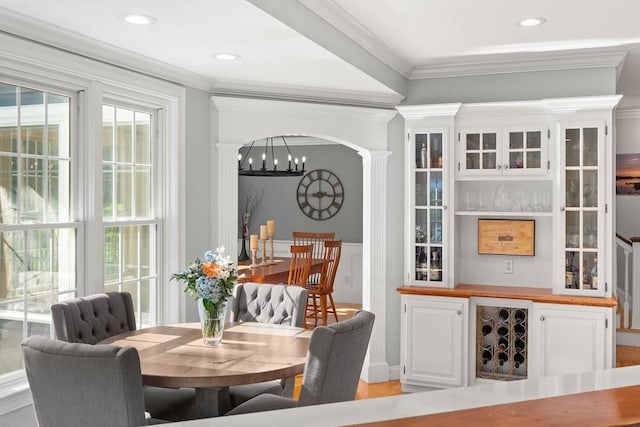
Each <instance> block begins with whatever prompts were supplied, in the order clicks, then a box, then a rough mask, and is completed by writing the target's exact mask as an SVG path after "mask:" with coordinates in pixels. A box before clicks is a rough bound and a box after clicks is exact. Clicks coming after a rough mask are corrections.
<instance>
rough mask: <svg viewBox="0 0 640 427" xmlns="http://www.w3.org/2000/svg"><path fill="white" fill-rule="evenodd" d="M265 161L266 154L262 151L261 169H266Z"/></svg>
mask: <svg viewBox="0 0 640 427" xmlns="http://www.w3.org/2000/svg"><path fill="white" fill-rule="evenodd" d="M266 163H267V155H266V154H265V153H262V170H266V169H267V167H266Z"/></svg>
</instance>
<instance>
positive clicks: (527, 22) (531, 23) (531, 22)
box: [520, 18, 547, 27]
mask: <svg viewBox="0 0 640 427" xmlns="http://www.w3.org/2000/svg"><path fill="white" fill-rule="evenodd" d="M545 22H547V20H546V19H544V18H527V19H523V20H522V21H520V26H521V27H537V26H538V25H542V24H544V23H545Z"/></svg>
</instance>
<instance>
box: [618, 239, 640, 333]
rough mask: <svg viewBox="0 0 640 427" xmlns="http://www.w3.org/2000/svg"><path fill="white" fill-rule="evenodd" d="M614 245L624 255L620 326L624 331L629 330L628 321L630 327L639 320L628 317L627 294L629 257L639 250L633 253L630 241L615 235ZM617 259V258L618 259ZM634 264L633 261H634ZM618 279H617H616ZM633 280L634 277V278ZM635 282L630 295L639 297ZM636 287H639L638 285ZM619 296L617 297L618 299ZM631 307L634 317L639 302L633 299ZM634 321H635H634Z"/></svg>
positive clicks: (639, 320) (637, 323)
mask: <svg viewBox="0 0 640 427" xmlns="http://www.w3.org/2000/svg"><path fill="white" fill-rule="evenodd" d="M616 245H617V246H618V247H619V248H620V249H622V252H623V253H624V290H623V294H624V297H623V298H622V325H620V326H622V327H623V328H625V329H628V328H629V326H630V325H629V320H631V325H636V326H637V325H640V319H637V320H635V319H630V317H631V316H629V299H630V294H629V269H630V265H629V256H630V255H631V254H634V253H638V252H640V250H638V251H635V252H634V250H633V249H634V248H633V242H632V241H631V240H630V239H627V238H626V237H624V236H622V235H620V234H618V233H616ZM618 259H619V258H618ZM634 262H635V260H634ZM634 276H639V275H638V274H635V275H634ZM618 279H619V278H618ZM634 279H635V277H634ZM635 282H636V281H635V280H634V283H633V290H632V294H631V295H640V292H637V288H636V283H635ZM637 285H640V283H638V284H637ZM619 297H620V296H619V295H618V298H619ZM632 305H633V311H632V313H633V314H632V315H633V316H635V313H638V310H639V308H638V307H636V306H637V305H640V301H638V298H634V301H633V302H632ZM634 320H635V321H634Z"/></svg>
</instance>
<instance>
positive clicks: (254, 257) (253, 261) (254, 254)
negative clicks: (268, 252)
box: [249, 249, 260, 268]
mask: <svg viewBox="0 0 640 427" xmlns="http://www.w3.org/2000/svg"><path fill="white" fill-rule="evenodd" d="M257 254H258V250H257V249H251V265H249V267H251V268H254V267H258V266H259V265H260V264H258V255H257Z"/></svg>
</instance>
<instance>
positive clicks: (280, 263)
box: [238, 257, 322, 283]
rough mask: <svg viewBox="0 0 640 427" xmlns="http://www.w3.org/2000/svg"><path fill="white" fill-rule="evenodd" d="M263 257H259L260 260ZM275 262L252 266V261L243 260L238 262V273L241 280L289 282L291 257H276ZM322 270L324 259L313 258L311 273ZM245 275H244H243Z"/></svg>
mask: <svg viewBox="0 0 640 427" xmlns="http://www.w3.org/2000/svg"><path fill="white" fill-rule="evenodd" d="M260 259H261V258H259V259H258V261H260ZM273 259H274V261H276V263H275V264H270V265H266V266H262V267H250V266H249V265H250V264H251V261H242V262H240V263H238V274H239V275H240V277H239V281H240V282H256V283H287V280H288V279H289V268H290V266H291V258H287V257H274V258H273ZM321 272H322V260H321V259H313V260H312V261H311V270H310V273H311V274H315V273H321ZM243 275H244V276H243Z"/></svg>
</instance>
